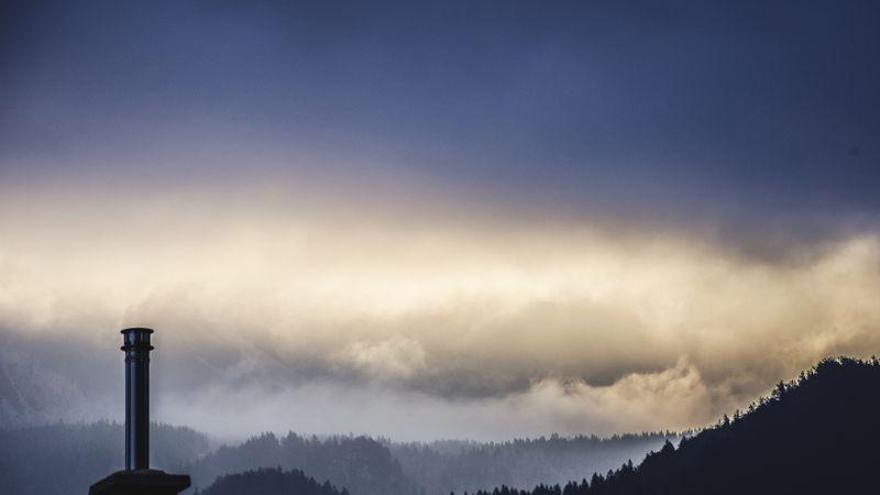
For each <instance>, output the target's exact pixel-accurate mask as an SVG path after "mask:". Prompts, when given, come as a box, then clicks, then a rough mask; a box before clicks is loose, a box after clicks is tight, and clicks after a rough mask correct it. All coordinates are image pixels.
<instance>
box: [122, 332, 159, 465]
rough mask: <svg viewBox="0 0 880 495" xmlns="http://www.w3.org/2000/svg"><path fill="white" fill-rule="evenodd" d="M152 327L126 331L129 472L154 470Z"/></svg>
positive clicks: (124, 336) (123, 347)
mask: <svg viewBox="0 0 880 495" xmlns="http://www.w3.org/2000/svg"><path fill="white" fill-rule="evenodd" d="M152 333H153V331H152V330H150V329H149V328H126V329H125V330H123V331H122V336H123V337H122V339H123V344H124V345H123V346H122V350H123V351H125V469H126V471H134V470H142V469H149V468H150V351H152V350H153V346H152V345H150V334H152Z"/></svg>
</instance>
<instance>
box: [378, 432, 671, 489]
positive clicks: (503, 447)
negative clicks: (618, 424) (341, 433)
mask: <svg viewBox="0 0 880 495" xmlns="http://www.w3.org/2000/svg"><path fill="white" fill-rule="evenodd" d="M678 439H679V436H678V434H675V433H671V432H665V433H662V432H657V433H641V434H625V435H615V436H612V437H608V438H601V437H597V436H592V435H591V436H584V435H579V436H575V437H562V436H559V435H551V436H550V437H540V438H533V439H528V438H524V439H516V440H511V441H506V442H488V443H480V442H456V441H441V442H430V443H388V447H389V448H390V449H391V452H392V453H393V454H394V456H395V457H396V458H397V459H398V460H399V461H400V463H401V465H402V466H403V469H404V472H406V473H407V474H408V475H410V476H411V477H412V478H414V479H416V480H418V481H419V483H420V484H421V485H422V486H423V487H424V488H425V492H426V493H429V494H434V493H439V494H446V493H449V491H451V490H453V491H456V492H461V491H474V490H478V489H481V488H483V489H485V488H489V487H493V486H499V485H502V484H503V485H507V486H515V487H519V488H527V487H532V486H535V485H537V484H538V483H551V484H552V483H565V482H567V481H570V480H577V479H580V478H582V477H583V476H584V475H585V472H586V473H588V474H587V475H588V476H589V474H592V473H593V472H600V473H604V472H606V471H608V470H609V469H613V468H616V467H618V466H620V464H621V463H622V462H624V461H626V460H627V459H641V458H643V457H644V456H645V454H646V453H647V452H649V451H650V450H655V449H659V448H660V447H662V446H663V443H664V442H665V441H667V440H672V441H678Z"/></svg>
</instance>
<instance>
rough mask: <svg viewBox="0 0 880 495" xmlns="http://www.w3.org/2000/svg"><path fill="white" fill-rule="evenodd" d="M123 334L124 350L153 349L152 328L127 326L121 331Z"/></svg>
mask: <svg viewBox="0 0 880 495" xmlns="http://www.w3.org/2000/svg"><path fill="white" fill-rule="evenodd" d="M119 333H121V334H122V335H123V337H122V339H123V342H124V344H125V345H124V346H123V347H122V350H123V351H140V350H144V351H151V350H153V346H151V345H150V334H151V333H153V330H152V329H150V328H141V327H133V328H126V329H125V330H122V331H121V332H119Z"/></svg>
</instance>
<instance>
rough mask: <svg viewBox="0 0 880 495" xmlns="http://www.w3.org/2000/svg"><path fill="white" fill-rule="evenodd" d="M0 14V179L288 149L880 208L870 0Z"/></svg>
mask: <svg viewBox="0 0 880 495" xmlns="http://www.w3.org/2000/svg"><path fill="white" fill-rule="evenodd" d="M2 14H3V15H2V17H3V19H4V20H3V21H2V22H3V28H2V33H3V34H2V66H3V71H2V79H0V111H2V114H0V117H2V122H0V149H2V151H0V173H2V174H3V176H6V177H8V178H10V179H11V178H17V180H22V177H24V178H25V179H27V180H31V179H34V178H35V177H39V178H43V177H46V176H48V177H53V176H57V177H62V178H63V177H65V176H66V175H65V174H68V175H70V176H76V175H79V174H81V173H82V172H83V171H85V170H87V169H91V168H97V169H100V170H101V174H104V175H110V176H114V175H118V176H119V177H122V179H121V180H123V181H124V180H129V179H131V180H134V178H143V177H147V176H149V177H154V178H155V177H159V178H160V179H161V178H165V177H168V178H172V179H169V180H175V179H173V178H176V177H179V176H187V177H189V178H190V180H193V181H196V182H198V181H199V180H206V181H207V180H214V179H215V178H216V177H217V176H220V177H226V176H228V175H230V174H232V175H235V176H237V177H238V176H244V177H261V176H268V177H271V176H273V175H277V174H279V171H284V170H283V169H285V168H290V169H296V168H297V167H301V166H302V165H297V164H294V163H292V160H291V163H287V162H285V160H284V156H287V155H288V154H290V155H294V154H296V155H297V156H303V155H306V156H309V157H312V158H313V159H314V160H315V162H316V163H320V165H316V167H319V168H326V169H327V171H326V172H327V173H329V174H330V175H339V176H348V177H351V176H359V175H370V174H376V173H392V174H393V173H398V172H401V171H402V172H404V173H406V174H408V176H411V177H416V178H418V179H420V180H424V181H425V182H426V183H428V184H442V185H443V187H444V188H447V189H449V190H456V191H459V192H460V193H461V194H464V195H469V196H473V197H476V198H485V199H486V201H503V202H504V204H505V207H510V208H511V209H513V210H516V209H518V208H523V209H528V208H532V207H536V208H540V209H542V211H546V210H547V209H549V210H550V211H558V212H560V214H565V215H575V216H577V215H581V214H590V213H595V212H597V211H598V212H600V214H612V215H618V216H622V217H626V216H628V215H631V216H642V217H645V216H647V217H651V216H658V217H660V219H668V218H684V219H687V218H690V217H691V216H696V217H700V218H701V219H703V220H705V219H706V218H708V219H709V220H710V221H716V220H719V221H721V220H723V222H722V223H724V222H731V223H734V224H736V223H745V224H751V223H752V222H753V221H755V220H757V219H761V220H762V221H763V220H768V221H769V223H770V224H773V225H774V227H773V228H774V229H775V228H776V227H775V226H778V224H780V223H782V224H787V223H789V222H791V223H793V224H797V223H803V222H806V223H808V224H809V223H812V222H813V221H814V220H815V219H816V218H820V217H821V218H820V220H817V222H818V223H819V224H822V226H820V227H811V228H817V229H819V230H823V229H824V228H826V227H825V224H827V223H828V218H830V219H831V223H834V222H837V221H838V220H840V219H841V218H844V219H851V218H856V219H857V220H856V222H857V223H859V222H863V221H864V220H865V219H867V220H868V223H870V222H871V221H872V219H873V218H874V217H875V216H876V213H877V212H878V209H880V200H878V195H877V194H876V190H877V189H878V186H880V149H878V145H877V143H878V142H880V139H878V132H880V92H878V91H877V88H880V69H878V60H880V29H878V26H880V6H878V5H877V4H876V2H872V1H846V2H837V1H826V2H819V1H814V2H804V1H790V2H750V1H744V2H726V1H724V2H717V1H700V2H686V1H672V2H653V1H635V2H462V3H457V2H435V3H418V2H400V3H388V4H382V5H379V4H376V3H372V2H370V3H367V2H352V3H339V2H316V3H314V4H304V3H299V2H280V1H255V2H234V1H206V0H203V1H183V2H151V3H150V4H149V5H147V4H141V3H135V2H116V1H113V2H110V1H107V2H89V3H88V5H82V4H74V3H72V2H51V1H41V2H6V3H5V4H4V7H3V13H2ZM194 156H195V157H197V158H193V157H194ZM218 157H237V161H236V160H223V159H218ZM267 157H271V159H270V158H267ZM279 157H280V158H279ZM270 162H271V165H270ZM99 164H100V165H99ZM390 165H393V166H392V167H390V170H391V172H388V170H386V168H387V167H389V166H390ZM145 169H147V170H145ZM279 169H280V170H279ZM294 172H295V170H294ZM127 178H128V179H127ZM805 219H806V220H805Z"/></svg>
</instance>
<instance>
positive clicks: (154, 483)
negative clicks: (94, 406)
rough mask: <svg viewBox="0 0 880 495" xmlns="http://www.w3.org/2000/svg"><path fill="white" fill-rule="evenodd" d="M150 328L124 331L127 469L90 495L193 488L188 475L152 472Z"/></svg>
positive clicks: (168, 493) (171, 494)
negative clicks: (190, 486)
mask: <svg viewBox="0 0 880 495" xmlns="http://www.w3.org/2000/svg"><path fill="white" fill-rule="evenodd" d="M152 333H153V331H152V330H150V329H149V328H126V329H125V330H123V331H122V344H123V345H122V350H123V351H125V469H124V470H123V471H116V472H115V473H113V474H111V475H110V476H107V477H106V478H104V479H102V480H100V481H98V482H97V483H94V484H93V485H92V486H90V487H89V495H180V492H182V491H183V490H186V489H187V488H189V485H190V479H189V476H187V475H185V474H168V473H166V472H164V471H158V470H155V469H150V351H152V350H153V346H152V345H150V335H151V334H152Z"/></svg>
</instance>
